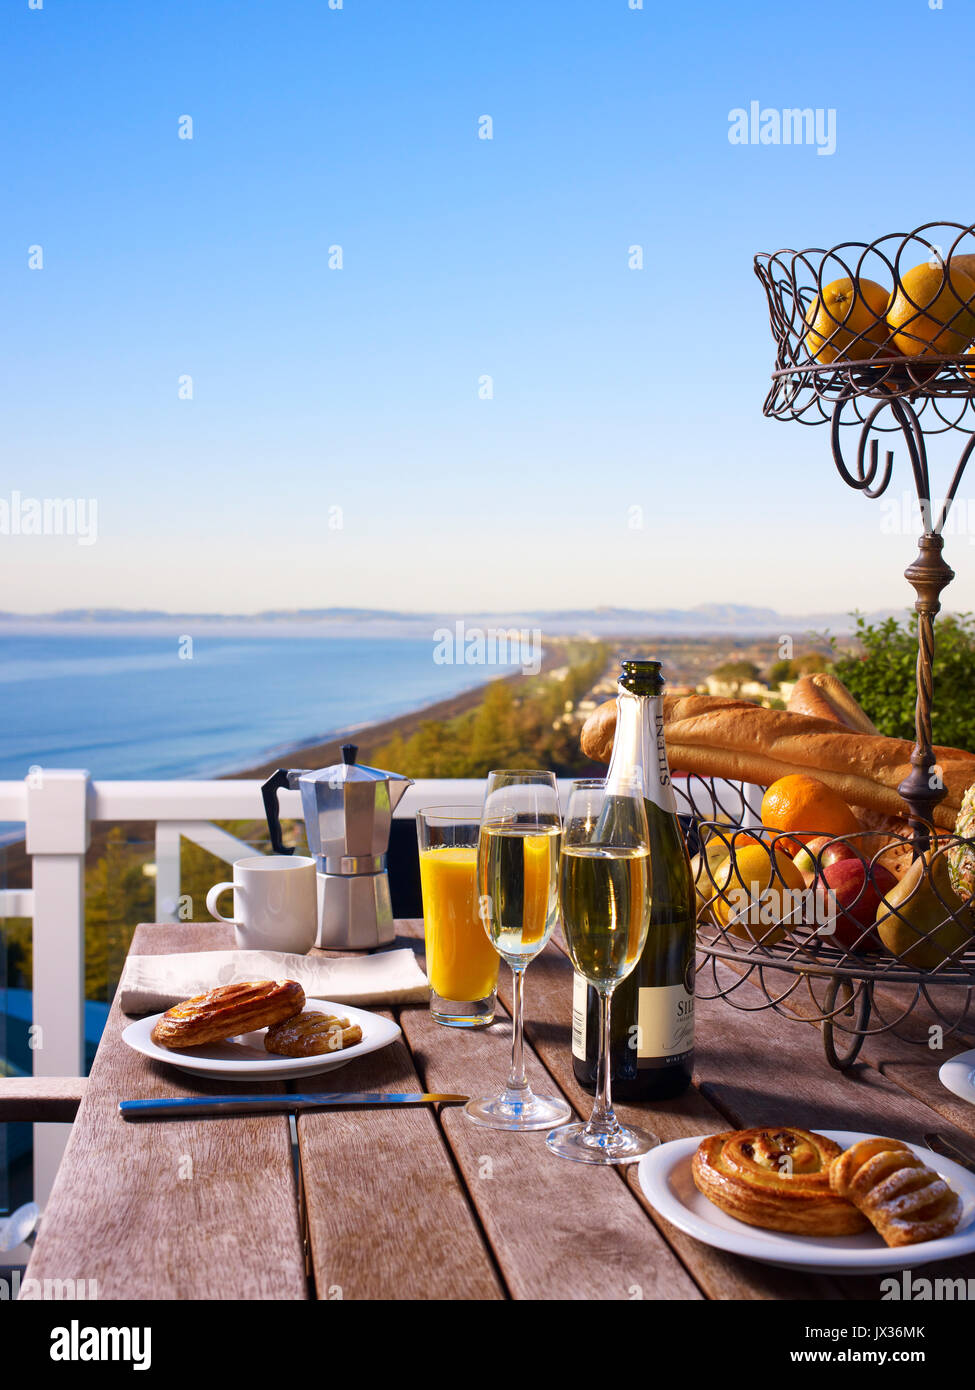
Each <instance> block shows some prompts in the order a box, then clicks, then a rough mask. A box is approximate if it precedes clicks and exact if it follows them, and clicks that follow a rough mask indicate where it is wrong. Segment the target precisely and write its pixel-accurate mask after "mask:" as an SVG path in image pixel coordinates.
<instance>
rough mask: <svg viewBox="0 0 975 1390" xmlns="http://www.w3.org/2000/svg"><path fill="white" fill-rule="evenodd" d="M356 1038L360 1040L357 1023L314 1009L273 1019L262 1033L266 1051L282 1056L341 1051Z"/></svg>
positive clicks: (356, 1040)
mask: <svg viewBox="0 0 975 1390" xmlns="http://www.w3.org/2000/svg"><path fill="white" fill-rule="evenodd" d="M357 1042H362V1029H361V1028H360V1027H359V1025H358V1024H357V1023H350V1022H349V1020H348V1019H347V1018H337V1017H336V1016H335V1015H334V1014H323V1013H319V1012H317V1011H316V1010H314V1009H309V1010H308V1012H307V1013H304V1014H297V1015H296V1016H295V1017H294V1018H289V1019H287V1020H286V1021H285V1022H284V1023H276V1024H275V1025H274V1027H273V1028H269V1029H268V1030H267V1032H266V1033H265V1034H264V1046H265V1048H266V1049H267V1051H268V1052H277V1053H279V1054H280V1055H281V1056H282V1057H317V1056H318V1055H319V1054H320V1053H322V1052H341V1051H342V1049H343V1048H344V1047H352V1046H354V1045H355V1043H357Z"/></svg>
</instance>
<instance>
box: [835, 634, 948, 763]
mask: <svg viewBox="0 0 975 1390" xmlns="http://www.w3.org/2000/svg"><path fill="white" fill-rule="evenodd" d="M855 617H856V635H857V639H858V641H859V644H860V647H861V649H862V651H861V652H845V653H843V654H841V655H840V656H839V657H838V658H837V660H836V661H835V662H834V663H833V670H834V672H835V673H836V675H837V676H839V678H840V680H841V681H843V683H844V685H846V687H847V688H848V690H849V691H850V693H851V694H852V695H853V696H854V698H855V699H857V700H858V701H859V702H860V704H861V705H862V706H863V708H864V710H865V711H866V713H867V714H868V715H869V716H870V718H871V719H872V720H873V722H874V723H875V724H876V726H877V728H878V729H879V730H880V732H881V733H882V734H887V735H888V736H889V737H891V738H906V739H911V740H913V738H914V702H915V698H916V687H915V667H916V663H917V641H918V619H917V614H916V613H912V614H911V615H910V616H909V618H908V620H907V622H906V623H904V624H901V623H899V622H898V621H897V619H896V618H887V619H886V620H885V621H884V622H882V623H878V624H871V623H868V622H867V621H866V619H865V618H864V617H863V616H862V615H861V614H859V613H858V614H856V615H855ZM973 689H975V618H973V616H972V615H971V614H970V613H959V614H949V615H947V616H946V617H943V618H941V619H939V621H938V622H937V623H936V625H935V648H934V702H933V714H932V732H933V737H934V742H935V743H939V744H944V745H946V746H947V747H950V748H963V749H966V750H968V751H975V707H973V705H972V690H973Z"/></svg>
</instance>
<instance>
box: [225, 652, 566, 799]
mask: <svg viewBox="0 0 975 1390" xmlns="http://www.w3.org/2000/svg"><path fill="white" fill-rule="evenodd" d="M562 658H563V653H562V651H561V650H560V649H559V648H556V650H554V651H548V652H544V653H543V657H542V663H541V670H540V671H539V672H538V675H545V673H546V672H547V671H551V670H554V669H555V668H556V667H557V666H560V665H563V664H564V662H563V659H562ZM535 679H537V677H536V676H528V675H526V674H525V673H524V672H522V671H514V672H512V673H510V674H509V675H506V676H495V677H493V679H490V680H486V681H482V682H481V683H480V684H479V685H474V686H471V687H470V689H468V690H462V691H460V693H459V694H457V695H449V696H447V698H446V699H443V700H437V701H435V702H434V703H433V704H431V705H421V706H420V707H419V708H418V709H413V710H409V711H407V712H406V713H404V714H398V715H393V716H392V717H391V718H389V719H382V720H379V721H377V722H369V721H366V722H364V723H362V724H352V725H349V726H348V727H347V728H345V729H341V730H339V731H338V732H336V733H334V734H333V735H332V736H331V738H328V739H324V740H321V741H319V742H315V741H314V740H309V741H307V742H302V743H296V744H292V745H291V746H290V747H288V748H283V749H282V750H281V751H280V753H278V754H276V755H275V756H274V758H272V759H271V760H270V761H267V762H261V763H256V764H254V765H252V766H251V767H248V768H243V769H241V770H239V771H236V772H224V773H221V774H219V775H218V777H216V778H215V779H214V780H217V781H224V780H229V781H234V780H237V781H240V780H243V779H244V778H255V777H260V778H262V779H263V778H266V777H270V775H271V773H272V772H274V771H275V770H276V769H277V768H279V767H285V766H287V765H288V764H289V763H291V764H292V765H293V766H296V767H298V766H307V767H310V768H319V767H331V766H332V764H333V763H340V762H341V761H342V745H343V744H344V743H354V744H355V745H356V749H357V752H356V761H357V762H360V763H365V764H366V765H367V766H368V765H370V763H371V753H370V750H371V749H376V748H381V747H382V746H383V744H385V743H388V742H389V741H390V739H392V738H395V737H396V735H397V734H399V735H400V736H401V737H402V738H409V737H410V735H411V734H414V733H416V731H417V730H418V729H419V728H420V727H421V726H422V725H423V724H426V723H428V722H429V721H431V720H437V721H439V720H448V719H454V718H456V717H457V715H460V714H469V713H470V712H471V710H474V709H476V708H477V707H478V705H479V704H480V703H481V701H482V700H483V699H484V693H485V691H486V690H487V688H488V686H489V685H493V684H494V681H501V682H503V683H504V684H506V685H519V684H521V682H523V681H527V680H535ZM389 771H390V772H395V771H396V768H390V769H389Z"/></svg>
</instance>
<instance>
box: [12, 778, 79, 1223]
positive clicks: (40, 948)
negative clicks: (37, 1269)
mask: <svg viewBox="0 0 975 1390" xmlns="http://www.w3.org/2000/svg"><path fill="white" fill-rule="evenodd" d="M26 781H27V814H26V849H27V853H28V854H29V855H30V856H31V860H32V879H33V906H34V923H33V952H32V955H33V978H32V989H33V1020H32V1026H31V1032H30V1047H31V1051H32V1054H33V1072H34V1075H35V1076H83V1075H84V1071H85V999H84V997H85V851H86V850H87V848H88V843H89V822H88V806H89V795H88V791H89V783H88V774H87V772H75V771H64V772H62V771H54V770H49V769H47V768H44V769H34V770H33V771H32V772H31V773H30V774H29V775H28V777H27V779H26ZM70 1128H71V1127H70V1125H35V1127H34V1196H35V1200H36V1201H38V1202H39V1203H41V1204H42V1205H43V1203H44V1202H45V1201H46V1199H47V1196H48V1194H49V1192H50V1188H51V1184H52V1183H53V1181H54V1175H55V1173H56V1172H57V1166H58V1163H59V1162H60V1159H61V1154H62V1152H63V1150H64V1144H65V1142H66V1140H67V1136H68V1134H69V1132H70Z"/></svg>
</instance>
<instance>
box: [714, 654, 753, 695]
mask: <svg viewBox="0 0 975 1390" xmlns="http://www.w3.org/2000/svg"><path fill="white" fill-rule="evenodd" d="M712 675H713V676H714V677H715V678H716V679H717V680H719V681H724V683H725V685H730V686H731V688H732V690H733V691H734V693H735V694H736V695H737V694H738V692H739V690H740V689H741V687H742V686H743V685H745V684H746V682H748V681H756V680H758V675H759V671H758V667H757V666H756V665H755V664H754V662H751V661H725V662H723V663H722V665H720V666H719V667H718V668H717V669H716V670H715V671H713V672H712Z"/></svg>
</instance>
